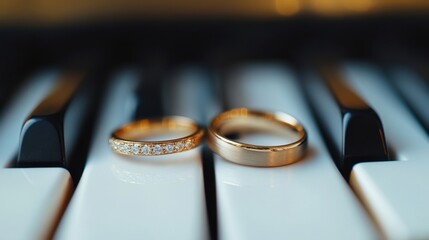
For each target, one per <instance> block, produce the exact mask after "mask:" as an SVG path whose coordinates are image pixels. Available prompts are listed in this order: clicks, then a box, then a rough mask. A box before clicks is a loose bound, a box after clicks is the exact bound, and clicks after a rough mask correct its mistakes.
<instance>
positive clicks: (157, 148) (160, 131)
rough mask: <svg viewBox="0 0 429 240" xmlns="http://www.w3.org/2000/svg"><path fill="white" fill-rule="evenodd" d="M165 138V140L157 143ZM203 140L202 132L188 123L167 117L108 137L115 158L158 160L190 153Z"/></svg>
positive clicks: (131, 125)
mask: <svg viewBox="0 0 429 240" xmlns="http://www.w3.org/2000/svg"><path fill="white" fill-rule="evenodd" d="M166 136H167V138H168V139H160V138H166ZM203 138H204V129H203V128H201V127H200V126H199V125H198V124H197V123H195V122H194V121H193V120H192V119H189V118H186V117H181V116H171V117H164V118H159V119H142V120H137V121H135V122H131V123H128V124H125V125H123V126H122V127H120V128H118V129H117V130H115V131H114V132H113V133H112V135H111V137H110V139H109V143H110V147H111V148H112V150H113V151H115V152H116V153H119V154H124V155H130V156H158V155H166V154H173V153H179V152H185V151H188V150H191V149H193V148H196V147H197V146H199V145H200V144H201V142H202V141H203Z"/></svg>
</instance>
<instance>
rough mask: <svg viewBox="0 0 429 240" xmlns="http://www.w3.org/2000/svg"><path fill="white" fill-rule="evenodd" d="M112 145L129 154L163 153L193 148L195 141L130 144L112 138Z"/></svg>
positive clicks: (115, 148)
mask: <svg viewBox="0 0 429 240" xmlns="http://www.w3.org/2000/svg"><path fill="white" fill-rule="evenodd" d="M110 146H111V148H112V149H113V150H115V151H117V152H120V153H123V154H129V155H161V154H169V153H175V152H182V151H186V150H189V149H192V148H193V146H194V141H193V140H192V139H188V140H186V141H178V142H175V143H174V142H172V143H167V144H139V143H135V144H128V143H123V142H121V141H115V140H113V139H111V140H110Z"/></svg>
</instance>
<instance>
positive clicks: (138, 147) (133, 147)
mask: <svg viewBox="0 0 429 240" xmlns="http://www.w3.org/2000/svg"><path fill="white" fill-rule="evenodd" d="M131 151H132V152H133V153H134V154H139V152H140V145H139V144H134V145H133V146H132V147H131Z"/></svg>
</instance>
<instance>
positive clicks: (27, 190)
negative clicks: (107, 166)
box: [0, 168, 73, 239]
mask: <svg viewBox="0 0 429 240" xmlns="http://www.w3.org/2000/svg"><path fill="white" fill-rule="evenodd" d="M72 191H73V183H72V180H71V177H70V174H69V173H68V172H67V171H66V170H64V169H62V168H25V169H19V168H8V169H0V193H1V196H2V197H1V199H2V200H1V204H0V212H1V214H0V231H1V236H2V238H3V239H50V238H51V237H52V234H53V232H54V230H55V227H56V226H57V224H58V221H59V219H60V217H61V215H62V213H63V211H64V208H65V206H66V204H67V202H68V200H69V198H70V195H71V193H72Z"/></svg>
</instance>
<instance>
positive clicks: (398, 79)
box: [387, 64, 429, 134]
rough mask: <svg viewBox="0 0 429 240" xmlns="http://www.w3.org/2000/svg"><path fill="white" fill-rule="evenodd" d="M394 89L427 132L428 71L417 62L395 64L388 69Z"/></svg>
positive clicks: (428, 123)
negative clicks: (410, 64)
mask: <svg viewBox="0 0 429 240" xmlns="http://www.w3.org/2000/svg"><path fill="white" fill-rule="evenodd" d="M387 72H388V76H389V77H390V78H391V79H392V81H391V83H392V84H393V86H394V88H395V90H396V91H397V92H398V93H399V95H400V96H401V97H402V99H403V100H404V102H405V103H406V104H407V105H408V107H409V108H410V110H411V112H412V113H413V114H414V116H415V117H416V119H417V120H418V121H419V123H420V124H421V125H422V126H423V128H424V129H425V131H426V133H427V134H429V110H428V109H429V108H428V104H429V71H428V70H427V69H426V68H425V67H422V66H419V65H418V64H415V65H413V66H410V67H405V66H403V65H396V66H394V67H390V68H389V69H388V71H387Z"/></svg>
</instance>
